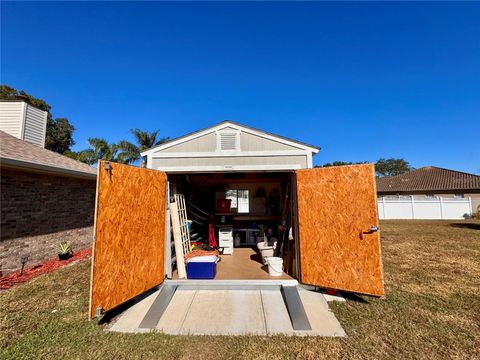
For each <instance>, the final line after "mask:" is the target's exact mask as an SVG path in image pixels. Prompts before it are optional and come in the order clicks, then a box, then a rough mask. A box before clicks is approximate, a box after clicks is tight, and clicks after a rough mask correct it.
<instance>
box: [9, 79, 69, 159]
mask: <svg viewBox="0 0 480 360" xmlns="http://www.w3.org/2000/svg"><path fill="white" fill-rule="evenodd" d="M18 97H23V98H25V99H26V100H27V102H28V103H30V104H31V105H33V106H35V107H38V108H39V109H42V110H44V111H46V112H47V131H46V136H45V148H46V149H48V150H52V151H55V152H58V153H60V154H65V153H66V152H71V151H70V149H71V147H72V146H73V145H75V141H74V140H73V132H74V131H75V127H74V126H73V125H72V124H70V122H69V121H68V119H67V118H56V119H53V117H52V113H51V109H52V107H51V106H50V105H49V104H48V103H47V102H46V101H45V100H43V99H38V98H36V97H34V96H32V95H30V94H27V93H26V92H25V91H23V90H20V91H19V90H16V89H14V88H13V87H11V86H8V85H0V99H2V100H13V99H17V98H18Z"/></svg>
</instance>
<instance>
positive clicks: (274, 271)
mask: <svg viewBox="0 0 480 360" xmlns="http://www.w3.org/2000/svg"><path fill="white" fill-rule="evenodd" d="M266 260H267V265H268V273H269V274H270V276H282V274H283V259H282V258H279V257H275V256H270V257H267V258H266Z"/></svg>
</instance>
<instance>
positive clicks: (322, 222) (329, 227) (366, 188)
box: [296, 164, 384, 296]
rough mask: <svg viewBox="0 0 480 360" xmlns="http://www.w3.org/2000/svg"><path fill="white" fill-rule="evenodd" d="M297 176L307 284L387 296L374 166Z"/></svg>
mask: <svg viewBox="0 0 480 360" xmlns="http://www.w3.org/2000/svg"><path fill="white" fill-rule="evenodd" d="M296 174H297V197H298V222H299V230H298V232H299V242H300V267H301V269H300V270H301V281H302V282H303V283H305V284H311V285H317V286H321V287H327V288H333V289H340V290H347V291H352V292H356V293H363V294H369V295H375V296H381V295H384V287H383V270H382V262H381V253H380V238H379V233H378V232H370V231H368V230H369V229H370V228H371V227H372V226H378V215H377V200H376V183H375V170H374V167H373V165H372V164H365V165H352V166H337V167H326V168H318V169H305V170H298V171H297V172H296Z"/></svg>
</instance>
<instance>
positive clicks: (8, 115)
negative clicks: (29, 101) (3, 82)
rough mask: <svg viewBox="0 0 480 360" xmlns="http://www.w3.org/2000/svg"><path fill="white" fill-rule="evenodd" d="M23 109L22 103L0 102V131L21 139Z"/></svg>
mask: <svg viewBox="0 0 480 360" xmlns="http://www.w3.org/2000/svg"><path fill="white" fill-rule="evenodd" d="M25 107H26V103H24V102H23V101H0V130H1V131H5V132H6V133H7V134H9V135H12V136H15V137H16V138H19V139H21V138H22V122H23V116H24V113H25Z"/></svg>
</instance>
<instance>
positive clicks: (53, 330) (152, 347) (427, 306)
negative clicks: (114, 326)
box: [0, 221, 480, 359]
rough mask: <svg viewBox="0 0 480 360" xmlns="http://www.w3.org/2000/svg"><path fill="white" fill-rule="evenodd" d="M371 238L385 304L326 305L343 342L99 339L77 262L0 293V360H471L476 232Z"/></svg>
mask: <svg viewBox="0 0 480 360" xmlns="http://www.w3.org/2000/svg"><path fill="white" fill-rule="evenodd" d="M381 229H382V234H381V235H382V253H383V262H384V271H385V284H386V292H387V297H386V298H385V299H372V298H368V297H363V298H359V300H360V301H358V300H357V301H354V300H349V301H347V302H346V303H334V304H332V303H331V308H332V309H333V311H334V312H335V314H336V315H337V317H338V319H339V321H340V323H341V324H342V325H343V327H344V329H345V331H346V332H347V334H348V336H347V337H346V338H288V337H283V336H279V337H271V338H267V337H257V336H241V337H223V336H169V335H163V334H160V333H149V334H118V333H109V332H106V331H104V329H103V327H102V326H99V325H98V324H97V323H96V322H94V321H91V322H90V321H88V320H87V307H88V282H89V266H90V263H89V261H84V262H82V263H79V264H76V265H73V266H70V267H66V268H63V269H61V270H58V271H55V272H53V273H51V274H48V275H43V276H41V277H38V278H36V279H34V280H32V281H31V282H29V283H27V284H23V285H20V286H18V287H16V288H13V289H10V290H7V291H4V292H1V293H0V316H1V317H0V346H1V352H2V353H1V356H0V357H1V358H2V359H22V358H28V359H30V358H46V359H57V358H102V359H131V358H155V359H156V358H169V359H171V358H176V359H191V358H208V359H220V358H221V359H223V358H232V359H237V358H248V359H254V358H255V359H256V358H263V359H266V358H268V359H271V358H311V359H317V358H326V357H329V358H394V357H396V358H428V359H431V358H446V357H448V358H452V357H453V358H468V359H472V358H477V359H478V358H480V222H478V221H477V222H463V221H458V222H447V221H417V222H411V221H384V222H382V223H381Z"/></svg>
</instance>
